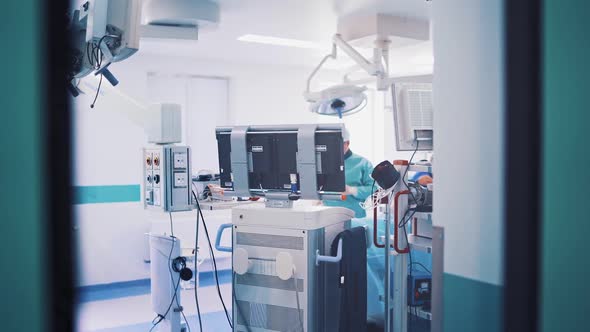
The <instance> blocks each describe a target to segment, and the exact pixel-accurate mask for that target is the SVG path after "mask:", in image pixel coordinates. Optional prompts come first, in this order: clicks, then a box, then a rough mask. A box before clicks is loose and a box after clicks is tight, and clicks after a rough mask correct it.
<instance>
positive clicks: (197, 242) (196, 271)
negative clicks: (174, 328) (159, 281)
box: [191, 190, 203, 332]
mask: <svg viewBox="0 0 590 332" xmlns="http://www.w3.org/2000/svg"><path fill="white" fill-rule="evenodd" d="M191 192H192V194H193V197H194V198H195V201H197V200H198V199H197V195H195V192H194V191H192V190H191ZM198 252H199V213H198V212H197V225H196V231H195V251H194V254H195V259H194V262H195V275H194V277H195V291H194V295H195V304H196V305H197V317H198V319H199V331H201V332H203V322H202V321H201V307H200V306H199V294H198V290H197V288H198V285H197V275H198V269H197V254H198Z"/></svg>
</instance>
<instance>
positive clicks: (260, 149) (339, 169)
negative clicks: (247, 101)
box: [217, 131, 345, 192]
mask: <svg viewBox="0 0 590 332" xmlns="http://www.w3.org/2000/svg"><path fill="white" fill-rule="evenodd" d="M230 136H231V134H230V132H218V133H217V146H218V150H219V172H220V182H221V186H222V187H223V188H228V189H230V188H233V182H232V176H231V148H232V147H231V140H230ZM315 143H316V147H315V149H316V166H317V168H318V174H317V184H318V187H317V190H318V191H321V192H343V191H344V190H345V179H344V153H343V148H342V146H343V142H342V134H341V133H340V132H339V131H318V132H316V134H315ZM246 149H247V153H248V168H249V170H248V184H249V187H250V189H251V190H277V191H288V190H291V177H292V176H294V177H295V178H296V181H297V190H299V189H300V188H299V174H298V172H297V152H298V151H297V132H295V131H290V132H251V133H248V134H247V135H246Z"/></svg>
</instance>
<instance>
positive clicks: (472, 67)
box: [433, 0, 504, 285]
mask: <svg viewBox="0 0 590 332" xmlns="http://www.w3.org/2000/svg"><path fill="white" fill-rule="evenodd" d="M502 13H503V11H502V2H501V1H480V0H452V1H444V2H441V1H434V3H433V20H434V23H433V24H434V26H433V30H434V57H435V64H434V87H433V92H434V105H435V112H434V123H435V132H434V135H435V137H434V142H435V143H434V144H435V145H434V150H435V151H436V154H435V167H436V168H435V172H436V194H435V204H434V222H435V224H438V225H440V226H443V227H444V228H445V240H444V243H445V257H444V271H445V273H451V274H455V275H459V276H463V277H467V278H471V279H475V280H479V281H485V282H488V283H492V284H495V285H499V284H502V273H503V272H502V271H503V263H502V254H503V252H502V248H503V236H502V232H503V226H502V225H503V220H502V211H503V203H502V192H503V181H504V171H503V164H504V160H503V159H504V151H503V130H504V126H503V119H504V114H503V104H504V94H503V86H502V82H503V69H504V67H503V57H502V54H503V43H502Z"/></svg>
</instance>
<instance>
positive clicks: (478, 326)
mask: <svg viewBox="0 0 590 332" xmlns="http://www.w3.org/2000/svg"><path fill="white" fill-rule="evenodd" d="M443 278H444V281H443V283H444V285H443V293H444V294H443V301H444V307H443V311H444V313H443V316H444V318H443V320H444V330H445V331H453V332H462V331H469V332H472V331H478V332H500V331H502V291H503V287H502V286H498V285H493V284H489V283H486V282H482V281H477V280H473V279H468V278H465V277H461V276H457V275H453V274H448V273H445V274H444V277H443Z"/></svg>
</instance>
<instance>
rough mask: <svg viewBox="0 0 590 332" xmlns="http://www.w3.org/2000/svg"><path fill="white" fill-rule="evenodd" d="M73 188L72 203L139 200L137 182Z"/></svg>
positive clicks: (139, 188)
mask: <svg viewBox="0 0 590 332" xmlns="http://www.w3.org/2000/svg"><path fill="white" fill-rule="evenodd" d="M73 190H74V204H99V203H123V202H139V201H140V200H141V194H140V190H141V187H140V185H138V184H131V185H116V186H77V187H74V188H73Z"/></svg>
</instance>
